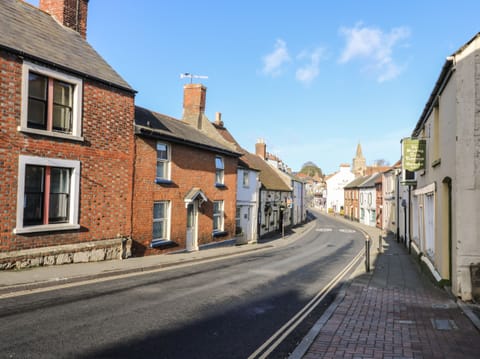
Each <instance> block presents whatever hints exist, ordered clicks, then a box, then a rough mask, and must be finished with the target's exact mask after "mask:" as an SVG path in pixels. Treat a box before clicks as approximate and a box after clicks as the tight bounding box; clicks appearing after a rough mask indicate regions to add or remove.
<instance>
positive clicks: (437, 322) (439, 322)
mask: <svg viewBox="0 0 480 359" xmlns="http://www.w3.org/2000/svg"><path fill="white" fill-rule="evenodd" d="M431 321H432V325H433V327H434V328H435V329H437V330H455V329H458V327H457V325H456V324H455V322H454V321H453V320H450V319H431Z"/></svg>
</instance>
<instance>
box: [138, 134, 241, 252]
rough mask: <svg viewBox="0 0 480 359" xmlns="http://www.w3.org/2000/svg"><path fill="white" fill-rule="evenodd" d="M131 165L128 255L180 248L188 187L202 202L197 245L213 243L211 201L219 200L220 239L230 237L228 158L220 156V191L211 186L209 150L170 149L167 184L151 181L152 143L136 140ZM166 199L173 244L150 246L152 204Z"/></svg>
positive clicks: (231, 170) (233, 165)
mask: <svg viewBox="0 0 480 359" xmlns="http://www.w3.org/2000/svg"><path fill="white" fill-rule="evenodd" d="M135 143H136V163H135V185H134V187H135V189H134V205H133V208H134V210H133V213H134V218H133V236H132V238H133V249H132V252H133V255H135V256H139V255H149V254H158V253H163V252H167V251H171V250H178V249H183V248H185V246H186V243H185V240H186V227H187V224H186V221H187V210H186V207H185V201H184V199H185V195H186V194H187V193H188V191H189V190H190V189H192V188H194V187H197V188H200V189H201V190H202V192H203V193H204V194H205V195H206V196H207V198H208V201H207V202H206V203H203V204H202V205H201V208H200V211H199V213H198V244H199V245H202V244H206V243H210V242H213V241H215V240H216V239H215V238H213V236H212V232H213V216H212V213H213V201H216V200H223V201H224V213H225V218H224V230H225V231H226V232H228V234H227V235H226V236H223V237H221V238H218V239H219V240H224V239H228V238H232V237H233V235H234V233H235V211H236V181H237V162H238V160H237V159H236V158H234V157H229V156H223V159H224V166H225V174H224V182H225V188H217V187H215V156H216V154H215V153H214V152H210V151H206V150H200V149H196V148H194V147H190V146H185V145H180V144H170V145H171V161H170V162H171V180H172V183H171V184H157V183H155V175H156V162H157V157H156V147H155V146H156V141H155V140H153V139H148V138H143V137H137V138H136V140H135ZM164 200H165V201H170V206H171V216H170V219H171V225H170V228H171V232H170V239H171V241H173V242H174V244H173V246H167V247H168V248H167V247H160V248H151V247H150V244H151V241H152V228H153V203H154V201H164Z"/></svg>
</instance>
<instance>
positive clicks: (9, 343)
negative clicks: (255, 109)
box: [0, 216, 364, 358]
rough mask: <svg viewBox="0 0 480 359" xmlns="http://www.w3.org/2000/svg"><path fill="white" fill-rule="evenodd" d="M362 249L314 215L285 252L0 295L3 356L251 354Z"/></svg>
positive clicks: (350, 234) (355, 238)
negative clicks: (312, 226) (308, 227)
mask: <svg viewBox="0 0 480 359" xmlns="http://www.w3.org/2000/svg"><path fill="white" fill-rule="evenodd" d="M277 240H282V239H277ZM363 245H364V237H363V235H362V234H361V233H360V232H358V231H354V230H351V229H350V228H348V227H346V226H345V225H344V224H341V223H339V222H336V221H334V220H332V219H330V218H328V217H325V216H319V218H318V219H317V220H316V223H315V229H313V230H311V231H309V232H307V233H306V234H305V235H304V236H302V237H301V238H299V239H298V240H296V241H294V242H292V243H291V244H289V245H286V246H282V247H276V248H274V249H269V250H266V251H262V252H253V254H248V255H244V256H239V257H234V258H228V259H223V260H219V261H215V262H209V263H200V264H196V265H192V266H188V267H182V268H174V269H170V270H165V271H162V272H156V273H146V274H144V275H141V276H135V277H130V278H123V279H115V280H111V281H107V282H101V283H95V284H89V285H83V286H77V287H72V288H64V289H58V290H53V291H49V292H43V293H37V294H32V295H25V296H20V297H15V298H8V299H2V300H0V322H1V325H0V338H1V340H0V357H6V358H28V357H33V358H40V357H41V358H67V357H68V358H71V357H75V358H96V357H102V358H122V357H123V358H127V357H135V358H143V357H153V358H248V357H249V356H250V355H251V354H252V353H254V352H255V351H256V349H257V348H259V347H260V346H261V345H262V344H263V343H265V341H267V340H268V338H270V337H271V336H272V334H273V333H275V332H276V331H277V330H278V329H279V328H280V327H282V326H283V325H284V324H285V323H286V322H287V321H288V320H289V319H290V318H292V317H293V316H294V315H295V314H296V313H297V312H298V311H299V310H301V308H302V307H304V306H305V305H306V304H307V303H308V302H309V301H310V300H311V299H312V298H313V297H314V296H315V295H316V294H317V293H318V292H319V291H320V290H321V289H322V288H323V287H324V286H325V285H326V283H328V282H329V281H330V280H331V279H332V278H333V277H334V276H335V274H336V273H338V272H339V271H341V270H342V268H344V267H345V266H346V264H347V263H348V262H350V261H351V260H352V259H353V258H354V257H355V255H356V254H357V253H358V252H359V251H360V250H361V249H362V248H363ZM307 330H308V329H307ZM295 340H296V339H293V340H292V339H290V342H289V341H286V344H284V345H283V346H284V349H283V350H287V351H288V350H293V349H294V346H295V344H296V342H295ZM286 345H287V346H288V345H290V346H291V348H286V349H285V346H286ZM272 356H274V355H273V354H272Z"/></svg>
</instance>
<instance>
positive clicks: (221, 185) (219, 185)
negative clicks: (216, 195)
mask: <svg viewBox="0 0 480 359" xmlns="http://www.w3.org/2000/svg"><path fill="white" fill-rule="evenodd" d="M215 187H217V188H227V186H225V185H224V184H223V183H215Z"/></svg>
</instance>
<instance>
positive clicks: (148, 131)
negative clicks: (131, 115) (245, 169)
mask: <svg viewBox="0 0 480 359" xmlns="http://www.w3.org/2000/svg"><path fill="white" fill-rule="evenodd" d="M135 134H137V135H143V136H147V137H152V138H161V139H165V140H169V141H171V142H174V143H180V144H184V145H189V146H193V147H197V148H202V149H205V150H209V151H213V152H217V153H222V154H225V155H228V156H233V157H240V155H241V154H240V153H239V152H235V151H233V150H232V149H231V148H229V147H227V146H226V145H224V144H222V143H220V142H218V141H216V140H214V139H212V138H210V137H208V136H207V135H205V134H204V133H203V132H202V131H200V130H197V129H196V128H194V127H192V126H191V125H190V124H188V123H186V122H184V121H181V120H177V119H175V118H173V117H170V116H166V115H163V114H160V113H157V112H154V111H151V110H148V109H146V108H143V107H139V106H135Z"/></svg>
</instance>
